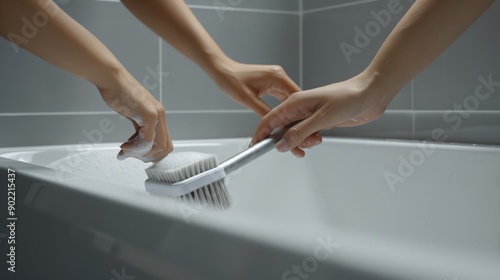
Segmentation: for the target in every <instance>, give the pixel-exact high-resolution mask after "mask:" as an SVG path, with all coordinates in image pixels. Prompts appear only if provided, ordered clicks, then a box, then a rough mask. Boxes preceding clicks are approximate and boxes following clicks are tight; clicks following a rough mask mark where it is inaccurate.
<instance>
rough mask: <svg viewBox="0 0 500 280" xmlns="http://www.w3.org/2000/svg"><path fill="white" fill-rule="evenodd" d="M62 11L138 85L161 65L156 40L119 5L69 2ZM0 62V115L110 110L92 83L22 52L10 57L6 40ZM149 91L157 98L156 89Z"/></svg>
mask: <svg viewBox="0 0 500 280" xmlns="http://www.w3.org/2000/svg"><path fill="white" fill-rule="evenodd" d="M61 8H62V9H63V10H64V11H65V12H66V13H68V14H69V15H70V16H71V17H73V18H74V19H75V20H76V21H77V22H79V23H80V24H81V25H83V26H84V27H86V28H87V29H88V30H89V31H90V32H91V33H93V34H94V35H95V36H96V37H97V38H98V39H100V40H101V41H102V42H103V43H104V44H105V45H106V46H107V47H108V48H109V49H110V50H111V52H113V53H114V55H115V56H116V57H117V58H118V59H119V60H120V61H121V62H122V64H124V66H125V67H126V68H127V69H128V71H129V72H131V74H132V75H133V76H134V77H135V78H136V79H137V80H138V81H139V82H142V80H143V79H144V77H145V76H147V75H150V74H149V73H150V72H151V70H149V69H156V67H157V66H158V65H159V50H158V49H159V39H158V37H157V36H156V35H155V34H154V33H153V32H151V31H149V29H147V28H146V27H145V26H144V25H143V24H142V23H141V22H139V21H138V20H137V19H136V18H135V17H134V16H133V15H132V14H130V13H129V12H128V10H126V8H125V7H124V6H123V5H122V4H121V3H115V2H96V1H84V0H73V1H70V2H68V3H67V4H64V5H61ZM75 55H78V54H76V53H75ZM0 61H2V65H1V67H0V71H1V72H0V76H1V77H2V78H0V79H1V80H2V86H3V88H2V94H3V97H4V102H2V103H1V104H0V111H1V112H68V111H108V110H110V109H109V108H108V106H107V105H106V104H105V103H104V102H103V101H102V99H101V96H100V95H99V92H98V91H97V90H96V88H95V87H94V86H93V85H92V84H91V83H89V82H87V81H85V80H83V79H82V78H79V77H76V76H73V75H71V74H69V73H66V72H64V71H62V70H59V69H58V68H56V67H54V66H52V65H50V64H48V63H46V62H45V61H43V60H41V59H39V58H37V57H35V56H34V55H32V54H30V53H28V52H27V51H25V50H21V51H20V52H19V53H16V52H14V50H13V48H12V46H11V44H10V42H8V41H6V40H1V41H0ZM7 77H8V78H7ZM150 91H151V93H152V94H154V95H155V96H156V97H159V86H158V87H156V88H151V90H150Z"/></svg>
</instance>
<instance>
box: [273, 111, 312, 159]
mask: <svg viewBox="0 0 500 280" xmlns="http://www.w3.org/2000/svg"><path fill="white" fill-rule="evenodd" d="M317 115H318V113H314V114H313V115H312V116H311V117H309V118H306V119H304V120H303V121H301V122H299V123H297V124H296V125H294V126H292V127H291V128H290V129H288V131H287V132H285V134H284V135H283V137H281V139H280V140H279V141H278V143H276V146H275V147H276V149H277V150H278V151H280V152H288V151H290V150H291V149H293V148H295V147H298V146H299V145H300V144H301V143H302V142H304V140H305V139H306V138H307V137H308V136H309V135H311V134H313V133H315V132H316V131H319V130H321V125H320V123H319V122H318V121H317Z"/></svg>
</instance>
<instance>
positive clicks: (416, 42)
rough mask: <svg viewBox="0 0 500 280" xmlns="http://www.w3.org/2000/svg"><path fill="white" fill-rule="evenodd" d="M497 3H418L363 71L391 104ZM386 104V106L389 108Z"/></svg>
mask: <svg viewBox="0 0 500 280" xmlns="http://www.w3.org/2000/svg"><path fill="white" fill-rule="evenodd" d="M493 1H494V0H474V1H471V0H417V1H416V2H415V3H414V4H413V6H412V7H411V8H410V10H409V11H408V12H407V14H406V15H405V16H404V17H403V19H401V21H400V22H399V23H398V24H397V26H396V27H395V28H394V30H393V31H392V33H391V34H390V35H389V37H388V38H387V39H386V41H385V42H384V44H383V45H382V47H381V48H380V50H379V51H378V53H377V54H376V56H375V58H374V59H373V61H372V62H371V64H370V65H369V66H368V68H367V69H366V70H365V71H364V74H366V75H368V76H369V77H371V78H372V80H373V82H374V84H376V85H377V86H378V88H380V89H383V90H382V91H383V92H381V94H382V95H381V96H377V98H378V102H381V103H387V104H388V103H389V102H390V100H391V99H392V98H393V97H394V95H396V94H397V92H398V91H399V90H400V89H401V88H402V87H403V86H404V85H405V84H406V83H407V82H409V81H410V80H411V79H412V78H413V77H414V76H415V75H417V74H418V73H419V72H420V71H422V70H423V69H424V68H425V67H426V66H428V65H429V64H430V63H431V62H432V61H433V60H435V59H436V58H437V57H438V56H439V55H440V54H441V53H442V52H443V51H444V50H446V48H448V46H449V45H451V44H452V43H453V42H454V41H455V40H456V39H457V38H458V37H459V36H460V35H461V34H462V33H463V32H464V31H465V30H466V29H467V28H468V27H469V26H470V25H471V24H472V23H473V22H474V21H475V20H476V19H477V18H478V17H479V16H480V15H481V14H482V13H483V12H484V10H486V9H487V8H488V7H489V6H490V4H491V3H493ZM387 104H383V105H387Z"/></svg>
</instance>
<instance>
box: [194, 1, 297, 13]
mask: <svg viewBox="0 0 500 280" xmlns="http://www.w3.org/2000/svg"><path fill="white" fill-rule="evenodd" d="M188 7H189V8H191V9H199V10H223V11H232V12H247V13H263V14H284V15H297V14H299V13H298V12H294V11H285V10H266V9H254V8H237V7H216V6H205V5H193V4H188Z"/></svg>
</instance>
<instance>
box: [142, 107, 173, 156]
mask: <svg viewBox="0 0 500 280" xmlns="http://www.w3.org/2000/svg"><path fill="white" fill-rule="evenodd" d="M172 150H173V145H172V140H171V138H170V133H169V131H168V127H167V121H166V116H165V112H164V111H163V112H162V113H161V114H160V117H159V119H158V125H157V126H156V136H155V140H154V144H153V147H152V149H151V151H150V152H149V153H147V154H146V155H145V156H144V158H145V159H146V160H147V161H160V160H162V159H163V158H164V157H166V156H167V155H168V154H169V153H170V152H171V151H172Z"/></svg>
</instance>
